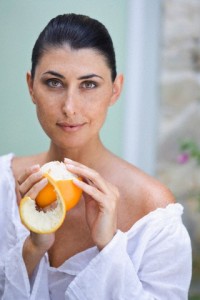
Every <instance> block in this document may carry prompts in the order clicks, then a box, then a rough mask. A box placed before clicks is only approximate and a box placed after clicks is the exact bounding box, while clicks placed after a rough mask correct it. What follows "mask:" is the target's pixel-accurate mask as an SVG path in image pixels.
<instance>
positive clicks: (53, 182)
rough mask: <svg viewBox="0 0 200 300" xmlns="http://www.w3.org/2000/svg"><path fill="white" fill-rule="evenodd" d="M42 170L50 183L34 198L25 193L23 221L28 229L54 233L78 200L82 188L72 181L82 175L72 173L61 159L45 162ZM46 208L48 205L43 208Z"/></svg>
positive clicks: (21, 208) (21, 209) (21, 205)
mask: <svg viewBox="0 0 200 300" xmlns="http://www.w3.org/2000/svg"><path fill="white" fill-rule="evenodd" d="M41 171H42V173H43V176H44V177H46V178H47V179H48V183H47V185H46V186H45V187H44V188H43V189H42V190H41V191H40V192H39V193H38V195H37V197H36V199H35V200H33V199H31V198H30V197H28V196H25V197H24V198H23V199H22V200H21V201H20V206H19V213H20V217H21V221H22V223H23V224H24V225H25V226H26V227H27V228H28V229H29V230H31V231H33V232H36V233H51V232H55V231H56V230H57V229H58V228H59V227H60V226H61V225H62V223H63V222H64V219H65V216H66V211H68V210H70V209H72V208H73V207H74V206H75V205H77V203H78V202H79V200H80V198H81V195H82V190H81V189H80V188H79V187H77V186H76V185H75V184H74V183H73V178H78V179H79V180H81V178H79V177H78V176H76V175H75V174H72V173H71V172H69V171H68V170H67V169H66V166H65V164H64V163H63V162H59V161H52V162H49V163H47V164H45V165H43V166H42V167H41ZM48 206H51V207H50V208H48ZM45 207H47V208H46V209H45V210H43V208H45Z"/></svg>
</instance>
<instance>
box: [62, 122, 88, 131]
mask: <svg viewBox="0 0 200 300" xmlns="http://www.w3.org/2000/svg"><path fill="white" fill-rule="evenodd" d="M85 124H86V123H67V122H58V123H57V125H58V126H59V127H60V128H61V129H62V130H63V131H65V132H75V131H78V130H80V129H81V128H82V127H83V126H84V125H85Z"/></svg>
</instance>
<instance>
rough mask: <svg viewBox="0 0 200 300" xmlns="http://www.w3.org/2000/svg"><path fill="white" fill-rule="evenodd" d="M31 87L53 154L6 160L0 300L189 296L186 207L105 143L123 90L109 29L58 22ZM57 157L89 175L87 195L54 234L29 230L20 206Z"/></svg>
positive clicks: (77, 18) (0, 192) (79, 21)
mask: <svg viewBox="0 0 200 300" xmlns="http://www.w3.org/2000/svg"><path fill="white" fill-rule="evenodd" d="M27 83H28V88H29V92H30V95H31V98H32V101H33V103H34V105H35V107H36V111H37V115H38V120H39V122H40V124H41V126H42V128H43V130H44V131H45V133H46V134H47V135H48V136H49V138H50V148H49V150H48V151H47V152H45V153H41V154H37V155H35V156H28V157H15V156H13V155H11V154H10V155H6V156H3V157H1V161H0V166H1V174H2V173H3V175H2V176H1V177H2V181H1V186H0V196H1V197H0V199H1V201H0V203H1V204H0V207H1V210H2V211H3V212H5V213H4V214H3V216H2V217H1V228H3V230H2V231H1V248H0V254H1V255H0V296H1V299H9V300H10V299H14V297H15V299H20V300H23V299H44V300H46V299H79V300H83V299H95V300H97V299H102V300H108V299H114V300H116V299H120V300H122V299H127V300H130V299H137V300H140V299H141V300H145V299H149V300H150V299H162V300H164V299H173V300H175V299H187V295H188V288H189V284H190V279H191V246H190V239H189V237H188V234H187V231H186V229H185V227H184V226H183V224H182V221H181V214H182V206H181V205H180V204H175V203H174V198H173V196H172V194H171V193H170V191H169V190H168V189H167V188H166V187H164V186H163V185H162V184H160V183H159V182H157V181H156V180H155V179H153V178H151V177H150V176H148V175H146V174H144V173H143V172H142V171H140V170H138V169H137V168H136V167H135V166H132V165H130V164H129V163H127V162H125V161H123V160H122V159H120V158H119V157H117V156H115V155H114V154H113V153H111V152H110V151H108V149H106V148H105V147H104V145H103V144H102V142H101V140H100V137H99V131H100V129H101V127H102V125H103V123H104V120H105V117H106V113H107V110H108V108H109V106H111V105H113V104H114V103H115V102H116V101H117V99H118V97H119V96H120V92H121V89H122V84H123V76H122V75H117V74H116V66H115V53H114V49H113V44H112V41H111V38H110V36H109V34H108V32H107V30H106V28H105V27H104V26H103V25H102V24H101V23H99V22H98V21H96V20H94V19H91V18H89V17H86V16H81V15H75V14H67V15H62V16H58V17H56V18H54V19H52V20H51V21H50V22H49V24H48V25H47V26H46V27H45V29H44V30H43V31H42V33H41V34H40V36H39V37H38V39H37V41H36V44H35V46H34V48H33V53H32V69H31V72H30V73H28V74H27ZM53 160H59V161H64V162H65V164H66V168H67V169H68V170H69V171H71V172H73V173H75V174H77V175H79V176H81V177H82V178H83V179H84V180H83V181H82V182H80V181H78V182H77V183H76V185H78V186H79V187H81V188H82V189H83V191H84V193H83V197H82V199H81V201H80V202H79V204H78V205H77V206H76V207H75V208H73V209H72V210H71V211H69V212H68V213H67V216H66V218H65V221H64V223H63V225H62V226H61V227H60V228H59V229H58V230H57V231H56V232H55V233H51V234H43V235H42V234H36V233H33V232H31V233H30V232H28V230H27V229H26V228H25V227H24V226H23V225H22V224H21V222H20V218H19V213H18V206H17V202H18V203H19V202H20V199H21V197H23V196H24V195H28V196H30V197H31V198H33V199H35V197H36V196H37V194H38V192H39V191H40V190H41V189H42V188H43V187H44V186H45V185H46V184H47V182H46V179H44V178H43V177H42V174H41V171H40V166H41V165H43V164H44V163H46V162H49V161H53ZM15 182H16V184H15ZM2 199H6V201H5V200H4V202H3V201H2ZM17 199H18V201H17Z"/></svg>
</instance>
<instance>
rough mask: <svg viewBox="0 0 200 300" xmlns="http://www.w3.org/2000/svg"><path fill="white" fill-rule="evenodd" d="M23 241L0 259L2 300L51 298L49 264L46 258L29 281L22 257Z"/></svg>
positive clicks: (0, 295) (0, 294)
mask: <svg viewBox="0 0 200 300" xmlns="http://www.w3.org/2000/svg"><path fill="white" fill-rule="evenodd" d="M23 243H24V240H23V241H20V242H19V243H17V244H16V245H15V246H14V247H12V249H10V250H9V251H8V253H7V254H6V255H5V257H3V258H1V259H0V299H2V300H10V299H20V300H28V299H30V300H38V299H45V300H48V299H50V298H49V291H48V276H47V267H46V266H47V263H46V259H47V258H46V257H45V256H44V257H43V258H42V259H41V261H40V263H39V265H38V267H37V269H36V270H35V272H34V275H33V278H31V280H29V277H28V274H27V271H26V266H25V263H24V261H23V257H22V248H23Z"/></svg>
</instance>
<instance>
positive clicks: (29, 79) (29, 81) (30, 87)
mask: <svg viewBox="0 0 200 300" xmlns="http://www.w3.org/2000/svg"><path fill="white" fill-rule="evenodd" d="M26 82H27V85H28V90H29V94H30V96H31V99H32V101H33V103H34V104H35V100H34V93H33V79H32V76H31V73H30V72H27V74H26Z"/></svg>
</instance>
